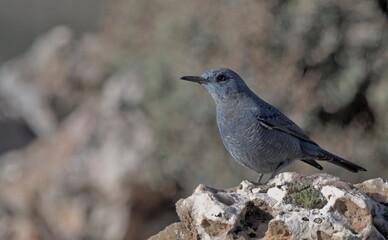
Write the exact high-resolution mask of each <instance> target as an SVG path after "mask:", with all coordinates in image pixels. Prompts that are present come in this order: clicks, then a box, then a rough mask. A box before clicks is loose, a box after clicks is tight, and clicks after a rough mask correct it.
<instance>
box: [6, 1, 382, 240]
mask: <svg viewBox="0 0 388 240" xmlns="http://www.w3.org/2000/svg"><path fill="white" fill-rule="evenodd" d="M387 16H388V1H387V0H374V1H362V0H345V1H334V0H333V1H319V0H313V1H311V0H274V1H249V0H244V1H205V0H198V1H179V0H169V1H155V0H143V1H135V0H111V1H104V0H83V1H77V0H67V1H52V0H35V1H28V0H2V1H0V33H1V35H0V239H112V240H116V239H126V240H130V239H146V238H147V237H149V236H151V235H153V234H156V233H157V232H158V231H160V230H162V229H163V228H164V227H166V226H167V225H169V224H170V223H172V222H174V221H178V218H177V216H176V213H175V202H176V201H177V200H178V199H179V198H181V197H186V196H188V195H190V194H191V192H192V191H193V190H194V188H195V187H196V186H197V185H198V184H200V183H203V184H207V185H211V186H213V187H216V188H229V187H233V186H236V185H238V184H239V183H240V182H241V181H242V180H245V179H248V180H256V179H257V174H256V173H254V172H252V171H251V170H248V169H245V168H243V167H241V166H239V165H238V164H237V163H235V162H234V161H233V160H232V158H231V157H230V156H229V154H228V153H227V152H226V150H225V149H224V147H223V145H222V143H221V141H220V139H219V135H218V130H217V127H216V122H215V107H214V104H213V102H212V99H211V98H210V96H209V95H208V93H207V92H206V90H205V89H203V88H202V87H201V86H199V85H197V84H191V83H188V82H183V81H180V80H179V78H180V77H181V76H183V75H197V74H201V73H202V72H204V71H205V70H208V69H210V68H214V67H220V66H224V67H229V68H232V69H233V70H235V71H236V72H238V73H239V74H240V75H241V76H242V77H243V78H244V79H245V80H246V81H247V83H248V85H249V86H250V87H251V89H252V90H254V91H255V92H256V93H257V94H258V95H259V96H261V97H262V98H263V99H265V100H266V101H268V102H270V103H272V104H273V105H275V106H277V107H278V108H279V109H280V110H281V111H283V112H284V113H286V114H287V115H288V116H289V117H290V118H291V119H293V120H294V121H295V122H297V123H298V124H299V125H300V126H302V127H303V128H304V129H305V130H306V131H307V132H308V133H309V134H310V135H311V137H312V139H313V140H315V141H316V142H318V143H319V144H320V145H321V146H323V147H324V148H326V149H328V150H329V151H331V152H334V153H336V154H338V155H340V156H343V157H344V158H347V159H349V160H351V161H353V162H355V163H357V164H360V165H362V166H364V167H365V168H366V169H367V170H368V171H367V172H365V173H364V172H362V173H358V174H354V173H351V172H348V171H346V170H344V169H342V168H339V167H337V166H334V165H330V164H326V163H323V165H324V168H325V171H327V172H328V173H330V174H333V175H337V176H339V177H341V178H342V179H344V180H346V181H351V182H354V183H356V182H361V181H364V180H366V179H369V178H376V177H383V178H386V176H387V170H388V169H387V168H388V167H387V166H388V148H387V144H388V108H387V104H388V94H387V93H388V66H387V65H388V31H387V30H388V29H387ZM285 171H297V172H299V173H301V174H305V175H310V174H314V173H318V172H319V171H318V170H316V169H314V168H312V167H310V166H309V165H306V164H304V163H295V164H293V165H291V166H289V167H288V168H287V169H285Z"/></svg>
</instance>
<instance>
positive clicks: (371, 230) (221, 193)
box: [154, 173, 388, 239]
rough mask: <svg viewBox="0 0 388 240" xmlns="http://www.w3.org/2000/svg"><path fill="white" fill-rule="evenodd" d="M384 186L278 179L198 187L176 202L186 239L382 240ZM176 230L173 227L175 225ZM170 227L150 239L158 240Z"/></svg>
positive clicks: (323, 177)
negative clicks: (227, 185) (263, 182)
mask: <svg viewBox="0 0 388 240" xmlns="http://www.w3.org/2000/svg"><path fill="white" fill-rule="evenodd" d="M387 198H388V182H387V181H383V180H382V179H371V180H368V181H366V182H364V183H361V184H357V185H352V184H351V183H347V182H343V181H341V180H340V179H339V178H337V177H334V176H331V175H328V174H316V175H312V176H301V175H298V174H296V173H282V174H279V175H278V176H276V177H275V178H274V179H273V180H271V181H269V182H268V183H267V184H266V185H259V184H256V183H252V182H249V181H243V182H242V183H241V184H240V185H239V186H238V187H236V188H232V189H226V190H220V189H215V188H212V187H208V186H204V185H200V186H198V187H197V189H196V190H195V191H194V193H193V194H192V195H191V196H189V197H188V198H186V199H181V200H179V201H178V202H177V204H176V207H177V212H178V215H179V218H180V219H181V223H180V224H182V225H183V226H184V227H185V230H182V229H180V230H179V232H180V233H182V234H183V233H184V234H186V235H187V234H188V235H189V236H190V237H188V238H187V239H387V238H388V207H387V205H386V204H387V202H386V200H387ZM174 226H176V225H174ZM171 228H172V227H171V226H170V227H169V228H167V229H166V230H164V231H163V232H161V233H159V234H158V235H157V236H158V237H159V238H154V239H180V238H179V237H176V238H173V237H171V236H172V235H171V234H170V235H169V238H163V236H166V231H171Z"/></svg>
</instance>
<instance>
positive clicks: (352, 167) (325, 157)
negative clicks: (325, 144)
mask: <svg viewBox="0 0 388 240" xmlns="http://www.w3.org/2000/svg"><path fill="white" fill-rule="evenodd" d="M315 157H316V160H321V161H328V162H330V163H332V164H335V165H337V166H340V167H343V168H345V169H347V170H349V171H351V172H359V171H366V169H365V168H363V167H361V166H359V165H357V164H355V163H352V162H349V161H348V160H345V159H343V158H341V157H339V156H337V155H335V154H333V153H330V152H328V151H326V150H324V149H321V151H320V153H319V154H317V155H316V156H315Z"/></svg>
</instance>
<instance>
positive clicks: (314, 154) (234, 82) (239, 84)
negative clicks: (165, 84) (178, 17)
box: [181, 68, 366, 181]
mask: <svg viewBox="0 0 388 240" xmlns="http://www.w3.org/2000/svg"><path fill="white" fill-rule="evenodd" d="M181 79H183V80H186V81H192V82H197V83H200V84H201V85H203V86H204V87H205V88H206V89H207V90H208V92H209V93H210V95H211V97H212V98H213V100H214V102H215V104H216V110H217V125H218V129H219V131H220V136H221V139H222V142H223V143H224V145H225V148H226V149H227V150H228V151H229V153H230V154H231V155H232V157H233V158H234V159H235V160H236V161H237V162H238V163H240V164H241V165H243V166H246V167H248V168H250V169H253V170H254V171H256V172H258V173H259V174H260V177H259V180H258V181H260V180H261V177H262V176H263V174H266V173H272V175H271V177H270V179H271V178H273V177H274V176H275V175H276V174H277V173H278V172H279V170H281V169H282V168H283V167H285V166H287V165H288V164H289V163H291V162H292V161H294V160H302V161H304V162H305V163H308V164H310V165H312V166H314V167H316V168H318V169H320V170H322V169H323V168H322V166H321V165H320V164H319V163H318V162H316V160H320V161H328V162H330V163H333V164H336V165H338V166H341V167H343V168H345V169H347V170H349V171H352V172H358V171H366V170H365V169H364V168H363V167H361V166H358V165H356V164H354V163H351V162H349V161H347V160H345V159H343V158H341V157H338V156H336V155H334V154H332V153H330V152H328V151H326V150H324V149H322V148H321V147H319V145H318V144H317V143H315V142H314V141H312V140H311V139H310V138H309V136H308V135H307V134H306V133H305V132H304V131H303V130H302V129H301V128H300V127H299V126H298V125H296V124H295V123H294V122H293V121H291V120H290V119H289V118H288V117H286V116H285V115H284V114H283V113H281V112H280V111H279V110H278V109H276V108H275V107H273V106H272V105H270V104H269V103H267V102H265V101H264V100H262V99H261V98H259V97H258V96H257V95H256V94H255V93H253V92H252V91H251V90H250V89H249V88H248V86H247V85H246V84H245V82H244V81H243V80H242V79H241V77H240V76H239V75H238V74H237V73H235V72H233V71H232V70H230V69H227V68H217V69H212V70H209V71H207V72H205V73H203V74H202V75H201V76H184V77H182V78H181Z"/></svg>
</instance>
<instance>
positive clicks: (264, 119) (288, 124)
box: [251, 105, 318, 145]
mask: <svg viewBox="0 0 388 240" xmlns="http://www.w3.org/2000/svg"><path fill="white" fill-rule="evenodd" d="M251 111H252V112H253V114H254V116H255V117H256V119H257V120H258V121H259V122H260V124H261V125H262V126H264V127H265V128H267V129H272V130H278V131H282V132H285V133H288V134H290V135H293V136H295V137H297V138H299V139H301V140H303V141H306V142H309V143H312V144H314V145H318V144H317V143H315V142H314V141H313V140H311V139H310V137H309V136H308V135H307V134H306V133H305V132H304V131H303V130H302V129H301V128H300V127H299V126H298V125H296V124H295V123H294V122H293V121H292V120H291V119H289V118H288V117H287V116H285V115H284V114H283V113H281V112H280V111H279V110H277V109H276V108H274V107H272V106H270V105H267V106H264V107H260V109H258V108H255V109H251Z"/></svg>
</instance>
